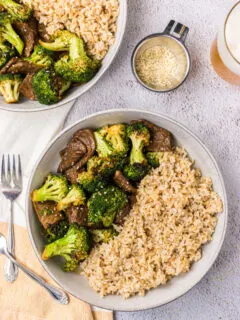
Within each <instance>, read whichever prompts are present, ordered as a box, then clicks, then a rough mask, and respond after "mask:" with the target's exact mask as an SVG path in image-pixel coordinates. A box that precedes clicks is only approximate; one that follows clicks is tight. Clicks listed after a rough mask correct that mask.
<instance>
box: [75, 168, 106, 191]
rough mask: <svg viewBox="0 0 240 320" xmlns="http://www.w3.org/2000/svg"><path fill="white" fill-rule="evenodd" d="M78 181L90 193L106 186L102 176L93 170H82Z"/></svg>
mask: <svg viewBox="0 0 240 320" xmlns="http://www.w3.org/2000/svg"><path fill="white" fill-rule="evenodd" d="M78 183H79V184H80V185H81V187H82V188H83V189H84V190H86V191H87V192H88V193H93V192H95V191H97V190H101V189H103V188H105V187H106V184H107V183H106V181H104V180H102V178H101V177H99V176H96V175H94V173H93V172H91V171H86V172H81V173H80V174H79V175H78Z"/></svg>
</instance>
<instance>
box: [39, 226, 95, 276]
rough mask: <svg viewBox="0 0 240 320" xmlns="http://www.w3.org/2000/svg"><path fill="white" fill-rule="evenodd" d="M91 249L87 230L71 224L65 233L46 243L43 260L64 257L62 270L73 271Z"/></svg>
mask: <svg viewBox="0 0 240 320" xmlns="http://www.w3.org/2000/svg"><path fill="white" fill-rule="evenodd" d="M90 250H91V236H90V234H89V232H88V230H87V229H86V228H84V227H80V226H78V225H77V224H71V225H70V227H69V229H68V232H67V233H66V235H65V236H64V237H62V238H60V239H58V240H56V241H54V242H52V243H50V244H48V245H47V246H46V247H45V249H44V251H43V254H42V259H43V260H48V259H49V258H52V257H54V256H62V257H64V259H65V264H64V267H63V270H64V271H74V270H75V269H76V268H77V266H78V265H79V263H80V261H83V260H84V259H86V258H87V257H88V254H89V252H90Z"/></svg>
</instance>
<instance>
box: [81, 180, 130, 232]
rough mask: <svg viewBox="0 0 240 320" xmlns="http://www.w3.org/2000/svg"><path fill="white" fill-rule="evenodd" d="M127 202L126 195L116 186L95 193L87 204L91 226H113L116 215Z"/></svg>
mask: <svg viewBox="0 0 240 320" xmlns="http://www.w3.org/2000/svg"><path fill="white" fill-rule="evenodd" d="M127 202H128V199H127V196H126V194H125V193H124V192H123V191H122V190H121V189H119V188H117V187H115V186H108V187H106V188H104V189H102V190H100V191H97V192H95V193H93V194H92V196H91V197H90V199H89V200H88V203H87V205H88V208H89V213H88V223H89V225H99V224H103V226H104V227H109V226H111V225H112V224H113V221H114V218H115V216H116V214H117V213H118V212H119V211H120V210H121V209H122V208H123V207H124V206H125V205H126V203H127Z"/></svg>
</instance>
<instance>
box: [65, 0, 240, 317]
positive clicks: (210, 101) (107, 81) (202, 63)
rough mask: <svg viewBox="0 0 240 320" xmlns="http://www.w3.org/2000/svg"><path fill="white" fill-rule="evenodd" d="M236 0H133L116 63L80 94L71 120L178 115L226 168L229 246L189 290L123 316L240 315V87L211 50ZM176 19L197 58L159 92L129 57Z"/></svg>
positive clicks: (120, 315) (69, 120) (223, 167)
mask: <svg viewBox="0 0 240 320" xmlns="http://www.w3.org/2000/svg"><path fill="white" fill-rule="evenodd" d="M235 2H236V1H232V0H216V1H213V0H200V1H196V0H187V1H179V0H172V1H168V0H138V1H134V0H129V22H128V27H127V32H126V36H125V41H124V43H123V46H122V47H121V49H120V53H119V55H118V57H117V59H116V60H115V63H114V64H113V66H112V67H111V68H110V70H109V71H108V72H107V73H106V74H105V76H104V77H103V78H102V80H101V81H100V82H99V83H98V84H97V85H96V86H95V87H94V88H93V89H91V90H90V91H89V92H87V93H86V94H84V95H83V96H82V97H80V99H79V101H78V103H77V104H76V105H75V107H74V109H73V110H72V112H71V113H70V115H69V118H68V121H67V124H70V123H72V122H74V121H77V120H78V119H80V118H81V117H82V116H85V115H88V114H90V113H93V112H96V111H100V110H104V109H110V108H118V107H124V108H128V107H139V108H142V109H149V110H152V111H157V112H160V113H162V114H165V115H168V116H170V117H172V118H174V119H177V120H178V121H180V122H181V123H183V124H185V125H186V126H187V127H188V128H189V129H191V130H192V131H193V132H194V133H196V134H197V135H198V136H199V137H200V138H201V139H202V140H203V141H204V142H205V143H206V145H207V146H208V147H209V148H210V150H211V151H212V153H213V155H214V156H215V157H216V159H217V161H218V163H219V164H220V166H221V167H222V170H223V176H224V178H225V182H226V187H227V191H228V198H229V226H228V231H227V236H226V240H225V243H224V245H223V249H222V251H221V253H220V255H219V258H218V259H217V261H216V263H215V264H214V266H213V268H212V269H211V270H210V272H209V273H208V274H207V275H206V276H205V278H204V279H203V280H202V281H201V282H200V283H199V284H198V285H197V286H196V287H195V288H193V289H192V290H191V291H190V292H189V293H187V294H186V295H185V296H183V297H182V298H180V299H178V300H176V301H174V302H172V303H170V304H169V305H166V306H164V307H162V308H157V309H154V310H149V311H145V312H139V313H117V314H116V319H117V320H155V319H156V320H158V319H159V320H160V319H161V320H191V319H192V320H203V319H204V320H205V319H206V320H216V319H222V320H239V319H240V200H239V190H240V152H239V150H240V99H239V97H240V88H239V87H234V86H231V85H229V84H227V83H225V82H224V81H222V80H221V79H220V78H218V77H217V76H216V74H215V73H214V72H213V70H212V67H211V65H210V62H209V49H210V45H211V42H212V40H213V39H214V37H215V34H216V31H217V28H218V23H219V21H220V19H221V16H222V15H224V14H225V13H227V11H228V9H229V8H230V7H231V6H232V5H233V4H234V3H235ZM170 19H175V20H178V21H180V22H182V23H184V24H186V25H187V26H188V27H189V28H190V34H189V37H188V39H187V45H188V47H189V50H190V53H191V57H192V61H193V65H192V71H191V74H190V76H189V78H188V80H187V82H186V83H185V84H184V85H183V86H182V87H181V88H179V89H178V90H177V91H175V92H172V93H167V94H156V93H152V92H150V91H147V90H146V89H144V88H142V87H141V86H140V85H139V84H138V83H137V82H136V81H135V79H134V77H133V75H132V72H131V67H130V57H131V53H132V50H133V48H134V45H135V44H136V43H137V42H138V41H139V40H140V39H141V38H142V37H144V36H145V35H148V34H150V33H152V32H159V31H161V30H163V29H164V28H165V26H166V24H167V23H168V21H169V20H170Z"/></svg>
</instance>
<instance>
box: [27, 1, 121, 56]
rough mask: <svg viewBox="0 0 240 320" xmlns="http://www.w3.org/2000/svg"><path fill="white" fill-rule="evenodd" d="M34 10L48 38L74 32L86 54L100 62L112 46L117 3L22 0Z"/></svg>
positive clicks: (117, 9) (117, 8) (115, 26)
mask: <svg viewBox="0 0 240 320" xmlns="http://www.w3.org/2000/svg"><path fill="white" fill-rule="evenodd" d="M22 2H23V3H25V4H27V5H28V6H30V7H31V8H33V9H34V15H35V17H36V18H37V19H38V21H39V22H40V23H42V24H44V25H45V26H46V27H47V32H48V33H49V34H50V35H51V34H54V33H55V32H56V31H57V30H59V29H64V28H66V29H67V30H69V31H71V32H74V33H76V34H77V35H78V36H79V37H82V38H83V40H84V41H85V42H86V45H87V49H88V51H89V53H90V54H91V55H92V56H93V57H95V58H96V59H100V60H101V59H103V58H104V56H105V55H106V53H107V52H108V50H109V47H110V46H111V45H112V44H113V43H114V40H115V33H116V29H117V25H116V22H117V18H118V15H119V2H118V0H58V1H56V0H22Z"/></svg>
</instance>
